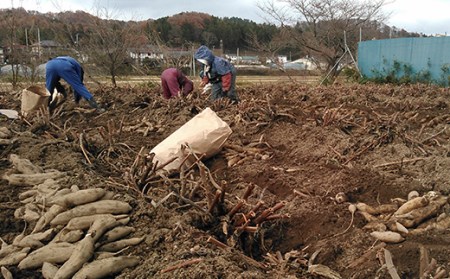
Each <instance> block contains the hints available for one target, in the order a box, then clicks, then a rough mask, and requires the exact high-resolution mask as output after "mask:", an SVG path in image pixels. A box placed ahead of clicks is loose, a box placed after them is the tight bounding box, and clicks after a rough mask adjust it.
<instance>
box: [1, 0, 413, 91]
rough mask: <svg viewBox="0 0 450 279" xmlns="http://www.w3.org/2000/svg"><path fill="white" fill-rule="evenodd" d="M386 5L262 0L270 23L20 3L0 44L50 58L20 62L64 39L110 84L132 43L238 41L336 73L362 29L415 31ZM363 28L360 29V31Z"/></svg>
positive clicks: (6, 17)
mask: <svg viewBox="0 0 450 279" xmlns="http://www.w3.org/2000/svg"><path fill="white" fill-rule="evenodd" d="M279 4H283V5H279ZM384 4H385V0H366V1H363V0H361V1H350V0H266V1H265V2H260V4H259V8H260V10H261V11H262V12H264V13H265V14H266V15H267V16H268V18H270V22H272V23H264V24H257V23H255V22H253V21H250V20H246V19H240V18H236V17H231V18H218V17H215V16H211V15H208V14H204V13H196V12H191V13H181V14H178V15H174V16H171V17H163V18H159V19H157V20H144V21H119V20H115V19H114V16H112V14H111V12H110V11H109V10H108V9H105V8H98V9H97V11H96V12H97V14H96V15H92V14H89V13H85V12H82V11H77V12H60V13H47V14H41V13H38V12H34V11H31V12H27V11H26V10H24V9H22V8H19V9H3V10H0V18H2V20H0V42H1V44H2V46H3V48H4V49H9V52H7V55H9V56H10V57H9V58H11V60H14V63H16V64H20V63H30V61H31V60H33V59H34V61H36V59H37V60H39V59H41V60H46V59H48V57H38V58H36V57H27V58H26V59H25V58H24V57H22V58H24V59H23V60H22V61H19V59H18V55H17V53H18V50H19V46H24V45H27V46H28V45H31V44H33V43H36V42H38V41H39V40H55V41H57V42H58V43H60V44H61V45H62V46H64V48H65V49H66V50H67V53H66V54H69V55H73V54H74V53H75V55H77V56H79V57H80V56H81V57H83V55H84V56H86V57H89V59H90V62H91V63H95V65H97V66H98V67H101V68H104V70H105V72H107V73H108V74H109V75H110V76H111V81H112V83H113V84H115V83H116V76H117V75H118V74H120V73H121V69H123V68H124V67H126V66H127V65H128V66H129V64H130V63H132V61H130V55H129V49H130V48H135V49H137V48H141V47H143V46H147V45H149V44H151V45H156V46H158V47H159V48H160V49H164V48H179V49H185V50H192V49H193V48H194V47H196V46H198V45H200V44H205V45H207V46H209V47H210V48H212V49H214V48H219V47H223V48H224V50H225V51H229V52H235V51H236V49H238V48H239V49H242V50H253V51H257V52H259V53H266V54H267V56H271V55H275V54H284V55H286V54H288V53H289V54H290V56H291V57H293V58H297V57H301V56H305V55H308V56H310V57H314V58H316V59H317V61H320V62H322V63H324V62H325V63H326V65H327V70H333V72H332V76H336V75H337V74H338V73H339V70H340V68H337V67H336V68H333V66H334V65H335V64H336V63H337V62H338V61H339V59H340V57H341V56H342V55H343V54H344V53H345V51H346V50H347V46H348V47H349V48H350V51H352V52H353V53H354V52H355V48H356V45H357V41H358V40H359V39H360V36H362V39H363V40H364V39H372V38H377V39H382V38H388V37H392V36H393V35H394V36H399V37H400V36H401V37H403V36H419V35H420V34H414V33H408V32H406V31H404V30H398V29H397V28H395V27H394V28H391V27H388V26H386V25H384V24H383V22H384V20H385V19H386V15H384V14H383V13H382V11H381V7H382V6H383V5H384ZM360 30H364V31H363V33H362V34H361V33H360ZM344 33H345V34H346V35H347V36H346V41H345V42H344ZM345 43H347V46H346V45H345ZM60 54H63V53H60ZM11 62H12V61H11ZM171 63H173V61H172V62H171ZM324 70H325V69H324Z"/></svg>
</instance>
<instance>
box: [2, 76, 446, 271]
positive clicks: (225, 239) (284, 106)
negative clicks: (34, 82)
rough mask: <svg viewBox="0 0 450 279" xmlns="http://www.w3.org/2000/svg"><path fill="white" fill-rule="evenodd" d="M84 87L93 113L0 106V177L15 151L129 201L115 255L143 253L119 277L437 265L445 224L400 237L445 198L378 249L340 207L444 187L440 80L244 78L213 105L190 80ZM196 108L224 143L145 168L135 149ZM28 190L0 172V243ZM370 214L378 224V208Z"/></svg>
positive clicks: (441, 263)
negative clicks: (172, 168)
mask: <svg viewBox="0 0 450 279" xmlns="http://www.w3.org/2000/svg"><path fill="white" fill-rule="evenodd" d="M92 89H93V90H92V91H93V94H94V96H96V99H97V100H98V101H99V103H101V104H102V105H103V106H105V107H106V108H107V111H106V112H105V113H103V114H97V113H96V112H93V111H92V110H90V109H89V108H88V107H87V104H86V103H83V102H82V103H81V105H80V106H75V104H74V102H73V100H67V101H66V102H65V103H64V104H63V106H62V107H61V110H58V111H57V112H56V114H55V115H53V116H51V117H46V116H42V115H41V116H34V117H33V116H30V117H28V118H27V120H26V121H24V120H9V119H7V118H5V117H1V118H0V126H1V127H6V128H8V130H9V131H11V132H12V135H11V136H10V137H9V140H10V141H9V144H3V145H0V153H1V161H0V175H2V176H3V175H5V174H9V173H13V172H15V170H14V168H13V166H12V164H11V162H10V160H9V158H10V156H11V154H16V155H18V156H20V158H24V159H29V160H30V161H31V162H32V163H33V164H35V165H37V166H40V167H42V168H44V169H46V170H50V169H56V170H59V171H63V172H66V177H64V178H63V179H61V180H60V181H59V183H61V184H67V185H73V184H76V185H77V186H78V187H79V188H80V189H88V188H93V187H102V188H105V189H107V190H109V191H112V192H114V193H115V197H116V198H117V199H119V200H122V201H126V202H128V203H129V204H130V205H131V206H132V207H133V209H132V212H131V214H130V215H131V220H130V223H129V224H128V225H129V226H133V227H134V228H135V229H136V230H135V232H134V233H133V235H134V236H136V237H142V236H143V237H145V239H144V241H143V242H141V243H140V244H138V245H135V246H130V247H129V248H127V249H124V250H123V251H121V252H120V253H121V255H133V256H139V257H140V259H141V260H140V263H139V265H137V266H136V267H134V268H128V269H125V270H124V271H123V272H121V273H120V274H117V275H116V276H117V278H391V275H389V271H391V273H392V272H394V273H397V274H398V275H399V276H400V278H419V277H420V276H421V275H422V274H423V273H424V272H428V271H427V268H428V270H429V274H430V276H435V277H428V278H443V277H437V273H439V272H441V273H445V272H446V271H450V256H449V253H448V249H449V245H450V237H449V236H448V228H447V227H444V228H441V229H434V230H431V229H429V230H428V229H424V230H423V231H421V232H420V231H417V233H412V232H413V231H414V232H415V230H414V229H416V228H417V227H419V228H420V227H425V225H426V224H430V223H432V222H436V220H437V219H438V216H439V218H440V219H442V218H445V216H446V215H445V214H450V212H449V206H448V203H445V204H444V205H443V206H441V207H439V208H438V209H437V210H435V211H433V212H431V213H429V214H428V215H426V216H425V217H424V218H422V220H421V222H420V224H418V223H417V224H414V226H409V228H408V230H409V231H411V233H408V234H406V233H405V232H402V237H403V238H404V240H403V241H400V242H398V243H387V244H386V245H384V244H383V243H382V242H381V241H380V240H377V239H375V238H374V237H373V236H371V235H370V232H371V230H374V229H368V228H367V227H365V226H366V225H367V223H368V222H369V221H368V220H367V218H368V217H367V215H366V217H365V216H364V214H363V213H361V210H359V209H358V210H357V211H356V212H355V214H354V216H352V213H351V212H350V211H349V209H348V208H349V205H351V204H357V203H360V204H361V203H365V204H367V205H370V206H372V207H377V206H379V205H386V204H390V205H393V204H395V201H399V200H401V199H405V200H406V199H407V196H408V193H410V192H411V191H417V192H418V194H419V195H420V196H423V195H430V191H432V193H431V195H443V196H447V195H449V192H450V156H449V154H450V153H449V151H450V141H449V138H450V129H449V124H450V91H449V90H448V89H442V88H439V87H433V86H426V85H410V86H392V85H356V84H351V85H333V86H327V87H325V86H324V87H322V86H309V85H301V84H292V83H286V84H265V85H256V84H252V85H246V86H240V87H238V91H239V95H240V98H241V103H239V104H238V105H231V104H228V103H227V102H216V103H211V102H210V101H208V100H207V96H205V95H201V94H200V93H199V92H198V91H197V90H196V91H195V92H194V94H193V95H191V96H190V97H189V98H188V99H177V100H170V101H166V100H163V99H162V97H161V95H160V89H159V86H158V85H155V84H151V83H150V84H145V85H138V86H133V87H131V86H121V87H119V88H109V87H99V88H96V89H94V88H92ZM0 100H1V101H0V109H2V108H8V109H16V110H20V92H15V91H14V92H9V91H8V92H0ZM206 107H210V108H211V109H213V110H214V111H215V112H216V113H217V115H218V116H220V117H221V118H222V119H223V120H224V121H226V122H227V123H228V124H229V126H230V127H231V129H232V130H233V133H232V134H231V136H230V137H229V139H228V141H227V143H226V145H225V147H224V148H223V150H222V151H221V152H220V153H219V154H217V155H216V156H214V157H212V158H210V159H208V160H204V161H203V163H204V165H203V164H201V163H197V164H196V165H195V166H193V168H192V169H190V170H188V171H186V172H183V173H181V174H173V175H170V176H158V175H156V174H153V173H152V174H151V175H146V173H145V168H146V166H148V164H149V162H144V161H143V160H144V159H143V158H144V157H145V156H138V154H141V155H143V154H147V153H148V150H151V149H152V148H153V147H154V146H156V145H157V144H158V143H159V142H161V141H162V140H163V139H165V138H166V137H167V136H169V135H170V134H171V133H172V132H174V131H175V130H176V129H177V128H179V127H180V126H182V125H183V124H184V123H185V122H187V121H188V120H190V119H191V118H192V117H194V116H195V115H196V114H197V113H199V112H200V111H202V110H203V109H204V108H206ZM146 152H147V153H146ZM27 189H28V188H27V187H21V186H11V185H9V183H8V181H6V180H0V208H1V211H0V237H1V238H2V239H3V240H4V241H5V242H6V243H11V242H12V241H13V239H14V238H15V237H16V236H17V235H19V234H21V233H22V232H25V234H29V233H30V231H31V229H32V228H33V224H25V222H24V221H23V220H20V219H16V218H15V217H14V212H15V210H16V209H17V208H19V207H21V206H22V204H21V202H20V200H19V197H18V196H19V194H20V193H22V192H24V191H26V190H27ZM224 189H225V190H224ZM427 193H428V194H427ZM215 194H217V195H220V198H219V199H218V202H217V203H215V204H214V206H213V207H211V204H212V201H213V200H214V195H215ZM247 194H249V196H248V195H247ZM247 196H248V197H247ZM403 202H404V201H403ZM252 209H253V211H254V213H255V215H251V213H252ZM264 211H265V212H266V213H267V212H270V214H269V215H268V216H269V217H267V218H262V217H261V215H263V214H264ZM360 213H361V214H360ZM377 214H379V212H378V213H373V214H372V215H371V216H372V217H374V218H375V219H377V220H378V221H380V220H381V221H380V222H381V223H383V220H388V219H389V216H392V212H386V213H384V212H383V214H384V215H383V214H379V215H377ZM389 214H390V215H389ZM386 215H389V216H388V217H386ZM270 216H272V217H270ZM244 217H245V218H244ZM258 217H260V218H259V219H258ZM246 221H248V222H247V223H246ZM244 224H245V225H244ZM363 227H365V228H363ZM388 227H389V225H388ZM214 240H217V241H220V242H219V243H217V242H215V241H214ZM221 243H222V244H221ZM225 245H226V246H225ZM389 252H390V254H391V255H392V263H393V265H392V264H389V257H388V256H386V255H387V254H389ZM430 262H431V263H432V264H431V265H430V264H429V263H430ZM183 264H184V266H182V265H183ZM177 265H178V266H177ZM6 267H7V268H8V270H9V271H10V272H11V273H12V275H13V276H14V278H42V274H41V272H40V269H35V270H19V269H18V268H17V266H15V265H11V266H6ZM172 267H173V268H172ZM388 267H389V268H388ZM392 267H393V268H395V269H394V270H393V268H392ZM442 270H444V271H442Z"/></svg>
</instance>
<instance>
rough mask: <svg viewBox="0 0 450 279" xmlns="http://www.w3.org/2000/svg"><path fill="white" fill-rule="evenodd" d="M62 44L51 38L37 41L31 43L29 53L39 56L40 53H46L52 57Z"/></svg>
mask: <svg viewBox="0 0 450 279" xmlns="http://www.w3.org/2000/svg"><path fill="white" fill-rule="evenodd" d="M61 48H62V46H61V45H60V44H59V43H58V42H55V41H53V40H42V41H40V42H38V43H34V44H32V45H31V54H33V55H35V56H38V57H41V56H42V55H47V56H49V57H52V56H54V55H56V54H57V53H58V52H59V50H60V49H61Z"/></svg>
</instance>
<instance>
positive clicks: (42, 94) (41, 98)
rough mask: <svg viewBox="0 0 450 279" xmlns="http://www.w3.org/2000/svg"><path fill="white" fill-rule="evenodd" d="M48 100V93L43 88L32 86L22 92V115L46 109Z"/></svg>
mask: <svg viewBox="0 0 450 279" xmlns="http://www.w3.org/2000/svg"><path fill="white" fill-rule="evenodd" d="M49 98H50V93H49V92H48V91H47V89H46V88H45V87H44V86H38V85H32V86H30V87H28V88H26V89H24V90H22V104H21V111H22V114H26V113H28V112H32V111H36V110H39V109H41V108H46V107H47V106H48V99H49Z"/></svg>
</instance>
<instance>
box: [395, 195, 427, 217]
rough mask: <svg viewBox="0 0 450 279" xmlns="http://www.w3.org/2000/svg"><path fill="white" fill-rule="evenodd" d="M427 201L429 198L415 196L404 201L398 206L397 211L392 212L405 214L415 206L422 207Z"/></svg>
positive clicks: (396, 214)
mask: <svg viewBox="0 0 450 279" xmlns="http://www.w3.org/2000/svg"><path fill="white" fill-rule="evenodd" d="M428 203H429V200H428V199H427V198H426V197H416V198H413V199H411V200H409V201H407V202H406V203H404V204H403V205H402V206H400V207H399V208H398V209H397V211H396V212H395V213H394V216H399V215H403V214H406V213H408V212H410V211H412V210H414V209H416V208H420V207H424V206H426V205H427V204H428Z"/></svg>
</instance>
